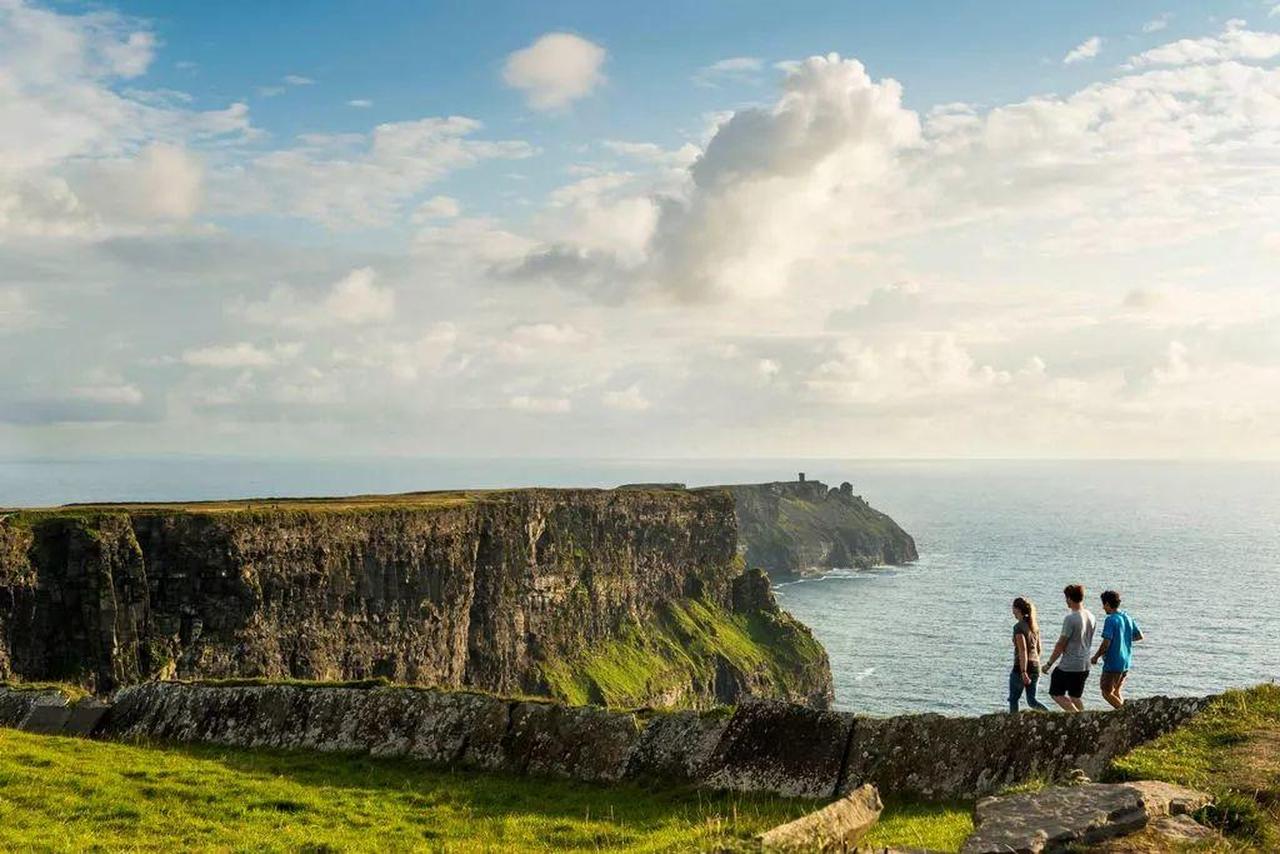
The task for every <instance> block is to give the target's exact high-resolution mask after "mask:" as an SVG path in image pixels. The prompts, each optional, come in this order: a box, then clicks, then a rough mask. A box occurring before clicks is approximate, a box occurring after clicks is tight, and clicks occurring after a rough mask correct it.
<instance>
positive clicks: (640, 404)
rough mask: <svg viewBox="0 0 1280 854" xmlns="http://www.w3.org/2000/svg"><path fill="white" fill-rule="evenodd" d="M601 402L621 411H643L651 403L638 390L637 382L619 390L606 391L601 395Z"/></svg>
mask: <svg viewBox="0 0 1280 854" xmlns="http://www.w3.org/2000/svg"><path fill="white" fill-rule="evenodd" d="M601 402H602V403H604V405H605V406H607V407H608V408H609V409H617V410H619V411H621V412H644V411H645V410H646V409H648V408H649V407H650V406H652V405H653V404H652V403H651V402H650V401H649V399H648V398H647V397H645V396H644V393H643V392H641V391H640V386H639V385H638V384H632V385H630V386H628V387H627V388H625V389H622V390H620V391H607V392H605V393H604V395H603V396H602V397H601Z"/></svg>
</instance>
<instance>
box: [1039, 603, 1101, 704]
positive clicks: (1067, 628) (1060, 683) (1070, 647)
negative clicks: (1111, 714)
mask: <svg viewBox="0 0 1280 854" xmlns="http://www.w3.org/2000/svg"><path fill="white" fill-rule="evenodd" d="M1062 595H1063V596H1064V597H1066V600H1067V610H1068V613H1067V616H1066V619H1064V620H1063V621H1062V634H1061V635H1059V637H1058V642H1057V643H1056V644H1054V647H1053V655H1051V656H1049V663H1048V665H1046V666H1045V672H1046V673H1052V675H1051V676H1050V677H1049V696H1050V697H1052V698H1053V701H1054V702H1055V703H1057V704H1058V705H1059V706H1061V707H1062V708H1063V709H1065V710H1066V711H1068V712H1083V711H1084V700H1083V699H1081V698H1082V697H1083V696H1084V684H1085V682H1087V681H1089V652H1090V650H1091V649H1092V647H1093V630H1094V629H1095V628H1096V627H1097V620H1095V619H1094V618H1093V614H1092V613H1091V612H1090V611H1089V609H1088V608H1086V607H1084V585H1082V584H1068V585H1067V586H1066V587H1064V588H1063V590H1062ZM1058 659H1062V664H1060V665H1058V669H1057V670H1054V669H1053V665H1054V664H1055V663H1056V662H1057V661H1058Z"/></svg>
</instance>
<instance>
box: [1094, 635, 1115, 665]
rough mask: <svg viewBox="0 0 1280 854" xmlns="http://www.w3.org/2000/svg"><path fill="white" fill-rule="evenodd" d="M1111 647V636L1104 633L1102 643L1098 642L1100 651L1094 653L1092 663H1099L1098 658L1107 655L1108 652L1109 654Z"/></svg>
mask: <svg viewBox="0 0 1280 854" xmlns="http://www.w3.org/2000/svg"><path fill="white" fill-rule="evenodd" d="M1110 648H1111V638H1109V637H1106V636H1105V635H1104V636H1103V638H1102V643H1100V644H1098V651H1097V652H1095V653H1094V654H1093V658H1092V660H1091V661H1090V662H1089V663H1090V664H1097V663H1098V659H1100V658H1102V656H1104V655H1106V654H1107V650H1108V649H1110Z"/></svg>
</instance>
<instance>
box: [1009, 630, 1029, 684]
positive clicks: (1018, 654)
mask: <svg viewBox="0 0 1280 854" xmlns="http://www.w3.org/2000/svg"><path fill="white" fill-rule="evenodd" d="M1013 654H1014V658H1015V659H1016V660H1017V662H1018V672H1019V673H1021V674H1022V684H1023V685H1028V684H1030V682H1031V677H1030V676H1028V675H1027V638H1026V635H1024V634H1022V633H1021V632H1015V633H1014V635H1013Z"/></svg>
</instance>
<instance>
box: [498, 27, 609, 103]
mask: <svg viewBox="0 0 1280 854" xmlns="http://www.w3.org/2000/svg"><path fill="white" fill-rule="evenodd" d="M606 55H607V54H606V52H605V49H604V48H602V47H600V46H599V45H598V44H594V43H593V42H590V41H588V40H587V39H584V38H582V37H581V36H576V35H574V34H573V33H547V34H546V35H544V36H541V37H540V38H538V39H537V40H536V41H535V42H534V43H533V44H531V45H529V46H528V47H525V48H521V49H520V50H517V51H515V52H513V53H512V54H510V55H509V56H508V57H507V62H506V66H505V67H504V68H503V72H502V78H503V80H505V81H506V83H507V85H508V86H511V87H513V88H515V89H519V90H521V91H522V92H524V94H525V100H526V101H527V102H528V104H529V106H530V107H532V108H534V109H535V110H561V109H564V108H566V107H568V106H569V105H570V104H572V103H573V102H574V101H577V100H580V99H582V98H585V97H587V96H588V95H590V94H591V93H592V92H593V91H595V89H596V87H597V86H599V85H600V84H602V83H604V81H605V77H604V74H603V73H602V72H601V70H600V69H601V67H602V66H603V65H604V61H605V57H606Z"/></svg>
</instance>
